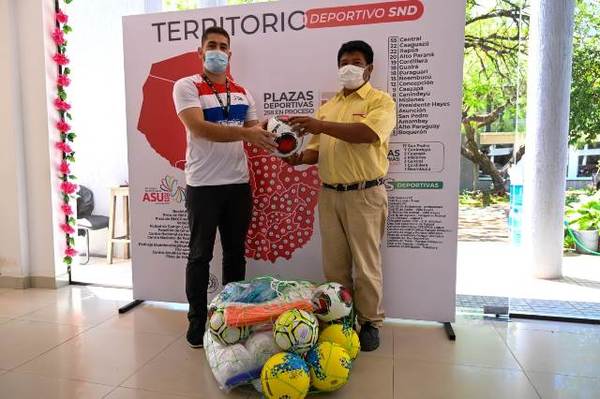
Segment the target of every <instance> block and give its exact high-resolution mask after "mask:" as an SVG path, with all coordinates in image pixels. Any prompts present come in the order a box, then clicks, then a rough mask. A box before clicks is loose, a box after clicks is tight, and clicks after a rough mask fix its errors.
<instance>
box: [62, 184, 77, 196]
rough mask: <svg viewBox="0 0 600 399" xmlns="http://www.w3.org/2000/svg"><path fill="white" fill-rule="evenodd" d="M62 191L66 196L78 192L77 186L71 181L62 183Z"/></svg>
mask: <svg viewBox="0 0 600 399" xmlns="http://www.w3.org/2000/svg"><path fill="white" fill-rule="evenodd" d="M60 191H62V192H63V193H65V194H73V193H75V192H76V191H77V184H73V183H71V182H70V181H64V182H62V183H60Z"/></svg>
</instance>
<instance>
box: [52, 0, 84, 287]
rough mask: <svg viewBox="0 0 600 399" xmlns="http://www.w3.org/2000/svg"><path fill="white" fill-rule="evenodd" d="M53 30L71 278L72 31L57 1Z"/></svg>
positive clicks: (63, 225) (73, 221) (62, 226)
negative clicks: (69, 95) (69, 51)
mask: <svg viewBox="0 0 600 399" xmlns="http://www.w3.org/2000/svg"><path fill="white" fill-rule="evenodd" d="M62 1H63V2H64V3H65V4H70V3H71V2H72V0H62ZM54 8H55V11H56V14H55V22H56V24H55V28H54V30H53V31H52V33H51V36H52V40H53V41H54V43H55V44H56V53H55V54H54V56H53V57H52V59H53V60H54V62H55V63H56V66H57V68H58V77H57V79H56V91H57V93H56V98H55V99H54V108H55V109H56V111H57V112H58V122H56V129H57V130H58V131H59V132H60V140H59V141H58V142H57V143H56V149H57V150H59V151H60V152H61V153H62V157H61V163H60V165H59V166H58V174H59V176H60V185H59V188H60V193H61V196H62V202H63V203H62V205H61V207H60V209H61V211H62V214H63V218H62V222H61V224H60V229H61V230H62V231H63V232H64V233H65V250H64V257H63V262H64V263H65V264H66V265H67V268H68V271H69V276H70V275H71V263H72V262H73V257H74V256H75V255H77V251H76V250H75V248H74V247H75V234H76V224H77V219H76V218H75V217H74V216H73V214H74V212H73V209H72V208H71V204H70V202H71V200H72V199H75V198H76V195H77V191H78V190H79V186H78V185H77V184H75V183H73V180H75V179H76V177H75V175H73V174H72V173H71V164H72V163H73V162H75V151H73V149H72V148H71V144H73V140H74V139H75V137H76V135H75V133H74V132H72V131H71V125H69V123H68V122H67V120H69V121H70V120H71V114H70V113H69V110H70V109H71V104H69V103H68V102H67V92H66V91H65V88H66V87H68V86H69V84H70V83H71V79H70V78H69V75H70V73H71V70H70V69H69V67H67V65H68V64H69V58H68V57H67V55H66V52H67V40H66V39H65V35H66V34H68V33H69V32H71V31H72V29H71V27H70V26H69V25H68V24H67V23H68V22H69V17H68V16H67V15H66V14H65V13H64V12H63V11H62V9H61V7H60V3H59V0H55V1H54Z"/></svg>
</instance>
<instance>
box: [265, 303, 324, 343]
mask: <svg viewBox="0 0 600 399" xmlns="http://www.w3.org/2000/svg"><path fill="white" fill-rule="evenodd" d="M273 334H274V335H275V342H277V345H279V347H280V348H281V349H283V350H284V351H292V352H295V353H298V354H302V353H305V352H307V351H308V350H309V349H310V348H311V347H312V346H313V345H314V344H316V343H317V339H318V338H319V322H318V321H317V319H316V318H315V316H313V315H312V314H311V313H308V312H307V311H304V310H300V309H292V310H288V311H287V312H285V313H282V314H281V315H280V316H279V317H278V318H277V320H276V321H275V324H274V325H273Z"/></svg>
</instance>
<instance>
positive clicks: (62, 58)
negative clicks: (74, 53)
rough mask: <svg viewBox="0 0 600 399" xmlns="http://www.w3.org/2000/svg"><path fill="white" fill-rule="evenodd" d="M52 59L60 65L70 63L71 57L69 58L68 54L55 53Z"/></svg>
mask: <svg viewBox="0 0 600 399" xmlns="http://www.w3.org/2000/svg"><path fill="white" fill-rule="evenodd" d="M52 59H53V60H54V62H56V63H57V64H58V65H67V64H68V63H69V59H68V58H67V56H66V55H64V54H61V53H56V54H54V57H52Z"/></svg>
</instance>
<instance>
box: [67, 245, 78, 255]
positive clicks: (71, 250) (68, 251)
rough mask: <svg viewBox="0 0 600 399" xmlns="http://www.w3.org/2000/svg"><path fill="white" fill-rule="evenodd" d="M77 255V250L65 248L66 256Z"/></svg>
mask: <svg viewBox="0 0 600 399" xmlns="http://www.w3.org/2000/svg"><path fill="white" fill-rule="evenodd" d="M75 255H77V251H76V250H75V248H73V247H67V248H65V256H70V257H73V256H75Z"/></svg>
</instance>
